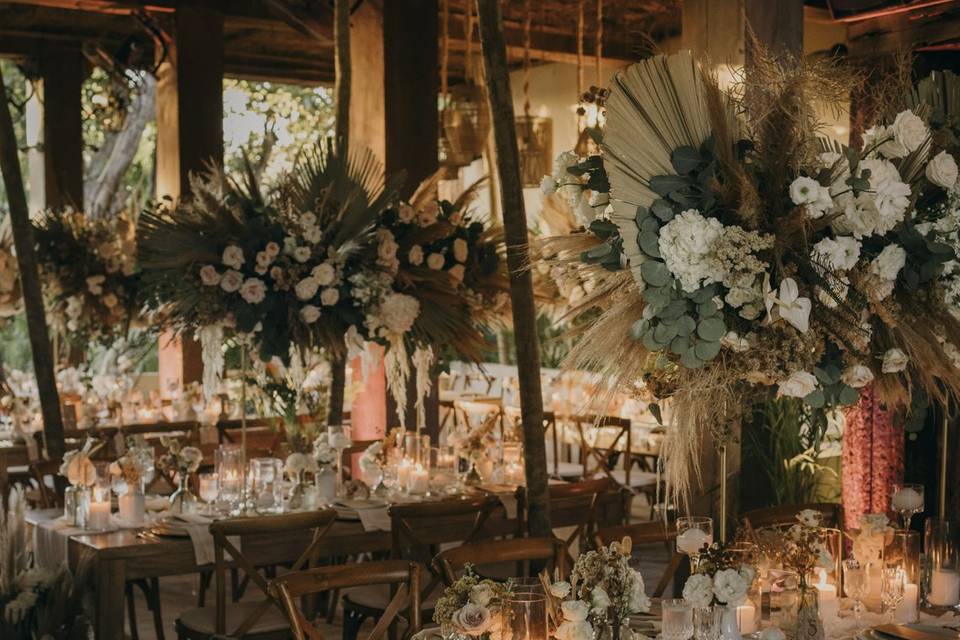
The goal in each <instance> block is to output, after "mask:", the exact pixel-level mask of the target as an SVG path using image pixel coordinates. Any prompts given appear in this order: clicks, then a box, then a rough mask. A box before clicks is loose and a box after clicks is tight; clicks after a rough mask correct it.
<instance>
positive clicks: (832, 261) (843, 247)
mask: <svg viewBox="0 0 960 640" xmlns="http://www.w3.org/2000/svg"><path fill="white" fill-rule="evenodd" d="M860 247H861V245H860V242H859V241H858V240H857V239H855V238H852V237H850V236H838V237H837V238H836V239H834V238H824V239H823V240H821V241H820V242H818V243H817V244H815V245H813V251H811V252H810V258H811V260H812V261H813V264H814V266H815V267H817V268H818V270H821V269H823V268H826V269H830V270H834V271H847V270H849V269H853V268H854V267H855V266H856V264H857V260H859V259H860ZM821 272H822V271H821Z"/></svg>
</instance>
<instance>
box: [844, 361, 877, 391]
mask: <svg viewBox="0 0 960 640" xmlns="http://www.w3.org/2000/svg"><path fill="white" fill-rule="evenodd" d="M841 377H842V379H843V383H844V384H845V385H847V386H848V387H853V388H854V389H860V388H862V387H865V386H867V385H868V384H870V382H872V381H873V371H871V370H870V367H865V366H863V365H862V364H855V365H853V366H852V367H847V369H846V370H845V371H844V372H843V376H841Z"/></svg>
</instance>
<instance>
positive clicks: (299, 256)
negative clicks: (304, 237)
mask: <svg viewBox="0 0 960 640" xmlns="http://www.w3.org/2000/svg"><path fill="white" fill-rule="evenodd" d="M293 259H294V260H296V261H297V262H299V263H301V264H302V263H304V262H306V261H307V260H309V259H310V247H297V248H296V249H294V250H293Z"/></svg>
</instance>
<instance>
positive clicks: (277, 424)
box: [217, 418, 286, 459]
mask: <svg viewBox="0 0 960 640" xmlns="http://www.w3.org/2000/svg"><path fill="white" fill-rule="evenodd" d="M217 431H218V432H219V434H220V444H238V443H239V442H240V441H241V440H242V438H243V425H242V423H241V421H240V420H239V419H231V420H221V421H219V422H218V423H217ZM285 437H286V436H285V435H284V428H283V420H280V419H279V418H249V419H247V458H248V459H252V458H261V457H272V456H273V455H274V453H275V452H277V451H278V450H279V449H280V446H281V445H282V444H283V442H284V438H285Z"/></svg>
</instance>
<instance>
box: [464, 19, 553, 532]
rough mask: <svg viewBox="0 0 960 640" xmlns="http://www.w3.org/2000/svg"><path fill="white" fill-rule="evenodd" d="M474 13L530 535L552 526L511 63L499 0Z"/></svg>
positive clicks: (547, 530)
mask: <svg viewBox="0 0 960 640" xmlns="http://www.w3.org/2000/svg"><path fill="white" fill-rule="evenodd" d="M477 18H478V22H479V25H480V42H481V44H482V45H483V68H484V72H485V74H484V75H485V76H486V84H487V99H488V101H489V103H490V116H491V120H492V121H493V139H494V143H495V146H496V164H497V174H498V175H499V178H500V202H501V203H502V205H503V226H504V231H505V233H506V239H507V269H508V271H509V273H510V300H511V303H512V305H511V306H512V308H513V327H514V340H515V342H516V348H517V377H518V378H519V383H520V414H521V418H522V421H523V451H524V461H525V466H526V476H527V478H526V479H527V508H528V513H527V518H528V526H529V531H530V535H531V536H549V535H551V532H552V529H551V527H550V502H549V500H548V495H547V451H546V444H545V442H544V437H543V395H542V391H541V388H540V340H539V337H538V334H537V319H536V309H535V308H534V300H533V278H532V276H531V274H530V267H529V262H530V261H529V258H528V256H527V239H528V235H527V216H526V213H525V211H524V204H523V183H522V181H521V179H520V152H519V150H518V148H517V128H516V124H515V123H516V119H515V117H514V113H513V96H512V94H511V91H510V67H509V65H508V61H507V46H506V42H505V41H504V37H503V16H502V15H501V13H500V2H499V0H477Z"/></svg>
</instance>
